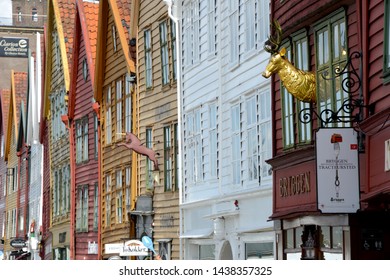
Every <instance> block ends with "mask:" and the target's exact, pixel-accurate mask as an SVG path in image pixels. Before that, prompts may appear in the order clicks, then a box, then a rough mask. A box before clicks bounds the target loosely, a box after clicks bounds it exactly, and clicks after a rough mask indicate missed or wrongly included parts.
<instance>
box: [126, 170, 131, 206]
mask: <svg viewBox="0 0 390 280" xmlns="http://www.w3.org/2000/svg"><path fill="white" fill-rule="evenodd" d="M130 186H131V167H130V166H127V167H126V168H125V191H126V197H125V198H126V212H130V209H131V188H130Z"/></svg>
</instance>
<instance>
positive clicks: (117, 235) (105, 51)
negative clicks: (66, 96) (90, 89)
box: [96, 0, 134, 258]
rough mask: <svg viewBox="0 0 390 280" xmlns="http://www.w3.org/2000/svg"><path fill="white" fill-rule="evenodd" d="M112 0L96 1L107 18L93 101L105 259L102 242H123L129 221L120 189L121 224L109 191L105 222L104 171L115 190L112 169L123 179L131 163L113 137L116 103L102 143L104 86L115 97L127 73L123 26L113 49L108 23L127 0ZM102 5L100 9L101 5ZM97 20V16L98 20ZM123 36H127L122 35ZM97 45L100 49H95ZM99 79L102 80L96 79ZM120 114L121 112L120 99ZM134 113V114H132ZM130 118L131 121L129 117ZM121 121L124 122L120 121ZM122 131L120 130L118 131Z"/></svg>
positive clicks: (124, 10) (125, 6) (126, 8)
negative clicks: (95, 104)
mask: <svg viewBox="0 0 390 280" xmlns="http://www.w3.org/2000/svg"><path fill="white" fill-rule="evenodd" d="M115 1H116V0H113V1H111V0H110V1H107V0H106V1H101V2H100V4H99V5H100V9H103V14H104V17H106V18H107V21H106V22H105V21H103V20H102V22H104V24H105V25H106V26H105V27H104V28H103V29H104V30H105V34H104V35H103V34H100V33H98V36H99V38H98V42H99V41H100V38H105V41H104V42H103V40H101V42H100V44H101V45H99V43H98V52H99V51H100V52H102V54H101V55H102V60H101V61H100V64H99V65H97V66H96V68H97V69H98V68H100V69H101V71H102V72H101V73H102V74H101V75H102V77H99V78H98V80H96V82H97V83H101V88H102V89H103V91H102V96H101V97H100V98H101V100H97V101H98V102H99V103H100V106H101V112H100V128H101V137H100V140H101V145H102V147H101V149H100V150H101V174H100V176H101V182H102V185H101V190H102V192H101V197H100V198H101V216H100V218H101V221H102V223H101V225H100V226H101V244H102V246H101V250H102V256H103V258H108V257H110V255H107V254H106V253H105V252H104V245H105V244H108V243H120V242H123V240H125V239H130V238H131V237H132V236H130V232H131V229H130V227H131V226H130V223H129V222H128V220H127V212H126V208H125V201H126V198H125V191H123V194H122V195H123V197H122V201H123V205H122V206H123V214H122V221H123V222H122V223H117V217H116V207H115V205H116V204H115V203H116V202H115V199H116V192H115V191H112V192H111V201H110V202H109V203H110V207H111V219H110V220H109V221H108V225H107V224H106V209H107V206H108V205H107V204H106V197H105V187H106V186H105V178H106V176H107V175H108V174H110V175H111V182H112V184H111V188H112V190H115V188H116V177H115V175H116V174H115V172H116V171H117V170H122V176H123V177H122V178H123V179H122V180H123V183H124V182H125V181H124V176H125V169H124V168H125V167H130V166H131V151H130V150H128V149H126V148H125V147H121V146H117V143H119V142H122V141H123V140H124V137H122V138H121V139H116V132H117V131H116V106H112V107H111V110H112V111H111V112H112V114H111V117H112V142H111V143H110V144H107V143H106V133H107V131H105V121H106V111H107V108H108V107H107V104H106V95H105V93H106V89H107V88H108V87H111V96H112V97H113V99H116V97H115V96H116V81H117V80H119V79H122V81H123V83H122V90H123V92H124V89H125V77H126V75H127V74H130V73H128V65H127V64H128V62H127V61H126V57H125V55H124V54H127V53H129V47H128V45H127V42H128V40H129V38H127V37H126V41H125V42H123V43H125V45H122V42H121V40H120V38H119V36H120V34H119V33H121V32H122V33H123V32H124V27H123V26H116V42H117V50H116V51H114V46H113V38H112V26H113V25H115V21H114V13H115V14H116V15H117V16H119V15H120V16H121V17H124V16H125V15H128V14H129V12H130V1H116V3H117V4H118V5H117V7H118V9H119V10H115V11H114V10H113V9H114V8H113V6H111V3H114V2H115ZM102 7H103V8H102ZM99 20H101V19H99ZM126 24H129V22H127V21H126ZM126 36H127V35H126ZM99 48H101V49H100V50H99ZM99 79H102V81H101V82H100V81H99ZM122 105H123V107H122V113H123V112H124V101H123V102H122ZM133 116H134V114H133ZM133 121H134V120H133ZM122 123H124V121H123V120H122ZM122 132H123V131H122Z"/></svg>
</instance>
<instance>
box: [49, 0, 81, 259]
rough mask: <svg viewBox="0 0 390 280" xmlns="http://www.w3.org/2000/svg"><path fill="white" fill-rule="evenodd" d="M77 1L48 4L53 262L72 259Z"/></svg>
mask: <svg viewBox="0 0 390 280" xmlns="http://www.w3.org/2000/svg"><path fill="white" fill-rule="evenodd" d="M75 11H76V9H75V1H74V0H71V1H67V0H58V1H57V0H53V1H49V3H48V20H47V30H46V36H47V37H46V38H47V41H46V42H47V44H46V45H47V50H46V60H45V69H46V70H45V73H46V76H45V84H44V105H43V107H42V110H43V114H44V117H45V118H46V122H47V125H48V129H49V130H48V131H47V132H48V140H49V141H48V144H49V146H48V147H45V149H48V150H49V154H50V201H51V203H50V211H51V212H50V231H51V234H52V248H51V249H52V250H53V259H55V260H57V259H69V258H70V238H71V234H70V183H71V177H70V147H69V131H68V129H69V122H68V119H67V118H63V116H66V115H67V112H68V94H69V88H70V69H72V65H71V63H72V55H73V35H74V33H73V28H74V16H75Z"/></svg>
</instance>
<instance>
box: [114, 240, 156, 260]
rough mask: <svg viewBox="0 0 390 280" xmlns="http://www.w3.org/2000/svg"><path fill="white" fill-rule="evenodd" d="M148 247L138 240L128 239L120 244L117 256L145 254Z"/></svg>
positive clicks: (147, 252)
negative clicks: (120, 247) (120, 248)
mask: <svg viewBox="0 0 390 280" xmlns="http://www.w3.org/2000/svg"><path fill="white" fill-rule="evenodd" d="M148 254H149V251H148V248H146V247H145V245H144V244H143V243H142V242H141V241H139V240H129V241H127V242H125V244H124V245H123V246H122V250H121V252H120V253H119V256H147V255H148Z"/></svg>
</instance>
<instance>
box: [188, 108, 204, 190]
mask: <svg viewBox="0 0 390 280" xmlns="http://www.w3.org/2000/svg"><path fill="white" fill-rule="evenodd" d="M201 132H202V130H201V112H200V109H196V110H195V111H194V112H192V113H190V114H188V115H187V119H186V133H187V135H186V142H187V155H186V157H187V159H186V164H188V168H186V169H187V172H188V174H187V178H188V180H189V183H197V182H200V181H201V180H202V179H203V162H202V157H203V155H202V137H201Z"/></svg>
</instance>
